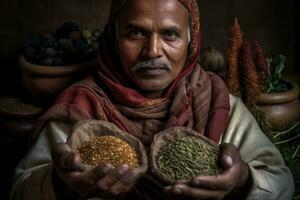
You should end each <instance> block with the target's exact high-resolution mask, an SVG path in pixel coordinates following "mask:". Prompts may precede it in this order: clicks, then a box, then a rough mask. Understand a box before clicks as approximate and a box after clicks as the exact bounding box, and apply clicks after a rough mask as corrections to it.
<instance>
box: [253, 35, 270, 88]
mask: <svg viewBox="0 0 300 200" xmlns="http://www.w3.org/2000/svg"><path fill="white" fill-rule="evenodd" d="M252 52H253V59H254V64H255V67H256V71H257V76H258V83H259V87H260V90H261V91H263V90H264V85H265V81H266V79H267V75H268V65H267V62H266V58H265V53H264V51H263V49H262V47H261V46H260V44H259V43H258V42H257V41H256V42H254V44H253V45H252Z"/></svg>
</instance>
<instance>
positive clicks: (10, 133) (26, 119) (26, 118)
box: [0, 97, 44, 199]
mask: <svg viewBox="0 0 300 200" xmlns="http://www.w3.org/2000/svg"><path fill="white" fill-rule="evenodd" d="M43 110H44V109H43V108H41V107H39V106H36V105H34V104H32V103H30V102H27V101H25V100H23V99H20V98H15V97H0V130H1V134H0V157H1V159H2V161H3V162H4V163H5V164H3V165H1V167H0V170H1V171H3V172H4V173H3V175H2V177H1V179H0V187H1V189H2V191H4V193H1V194H2V195H4V196H5V197H7V199H8V193H9V190H10V182H11V179H12V177H13V172H14V169H15V167H16V165H17V163H18V162H19V161H20V159H21V158H22V157H23V156H24V155H25V153H26V151H27V149H28V140H29V137H30V132H31V130H32V128H33V127H34V125H35V122H36V119H37V118H38V117H39V116H40V115H41V113H42V112H43ZM2 197H3V196H2ZM5 197H3V198H4V199H6V198H5Z"/></svg>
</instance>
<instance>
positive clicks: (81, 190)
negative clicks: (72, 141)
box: [52, 143, 142, 197]
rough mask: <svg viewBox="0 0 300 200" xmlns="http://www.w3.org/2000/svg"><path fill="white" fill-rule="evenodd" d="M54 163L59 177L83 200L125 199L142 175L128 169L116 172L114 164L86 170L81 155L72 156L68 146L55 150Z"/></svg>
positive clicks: (53, 153) (121, 167) (58, 145)
mask: <svg viewBox="0 0 300 200" xmlns="http://www.w3.org/2000/svg"><path fill="white" fill-rule="evenodd" d="M52 159H53V165H54V169H55V173H56V174H57V176H58V177H59V178H60V179H61V180H62V181H63V182H64V183H65V184H66V185H67V186H68V188H69V190H70V192H73V193H78V194H79V195H80V196H81V197H99V196H103V195H104V196H107V195H109V196H111V195H113V196H121V195H124V194H126V193H127V192H128V191H130V190H131V189H132V187H133V186H134V185H135V183H136V182H137V181H138V179H139V177H140V176H141V175H142V174H141V173H140V172H139V171H138V170H137V169H130V168H129V167H128V166H127V165H124V164H122V165H119V166H117V167H116V168H113V166H112V165H111V164H110V163H106V164H102V165H99V166H96V167H94V168H93V169H91V170H85V169H84V165H83V164H82V162H81V159H80V156H79V154H78V153H75V152H72V151H71V149H70V147H69V146H68V145H67V144H65V143H59V144H56V145H55V146H54V147H53V148H52Z"/></svg>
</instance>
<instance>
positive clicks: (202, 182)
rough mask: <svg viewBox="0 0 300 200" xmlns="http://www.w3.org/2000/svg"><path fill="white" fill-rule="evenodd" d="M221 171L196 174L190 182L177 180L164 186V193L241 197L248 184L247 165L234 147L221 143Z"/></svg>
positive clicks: (196, 197) (193, 197) (214, 197)
mask: <svg viewBox="0 0 300 200" xmlns="http://www.w3.org/2000/svg"><path fill="white" fill-rule="evenodd" d="M219 163H220V164H221V167H222V171H221V173H220V174H218V175H217V176H198V177H195V178H194V179H193V180H192V181H191V182H190V183H188V184H185V183H183V182H180V181H178V182H177V183H176V184H174V185H172V186H167V187H165V193H166V194H167V195H170V196H172V197H187V198H188V199H199V200H200V199H216V200H220V199H224V198H225V197H231V198H232V199H235V198H238V199H242V197H243V195H245V193H246V192H247V189H248V188H247V187H248V186H249V185H250V179H251V174H250V173H249V168H248V165H247V164H246V163H245V162H243V161H242V160H241V156H240V153H239V151H238V150H237V148H236V147H234V146H233V145H231V144H222V145H221V153H220V157H219Z"/></svg>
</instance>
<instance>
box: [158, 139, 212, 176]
mask: <svg viewBox="0 0 300 200" xmlns="http://www.w3.org/2000/svg"><path fill="white" fill-rule="evenodd" d="M217 161H218V153H217V149H216V148H215V147H214V146H212V145H211V144H209V143H208V142H206V141H204V140H202V139H200V138H197V137H194V136H186V137H180V138H176V139H173V140H169V141H168V142H166V143H165V144H164V145H162V146H161V148H160V149H159V150H158V152H157V156H156V164H157V166H158V168H159V169H160V170H161V171H162V172H163V173H164V174H166V175H167V176H168V177H169V178H171V179H173V180H185V181H190V180H191V179H192V178H193V177H195V176H199V175H215V174H216V173H217Z"/></svg>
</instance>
